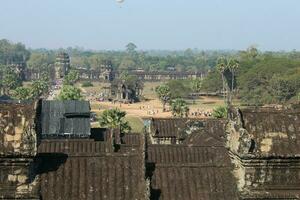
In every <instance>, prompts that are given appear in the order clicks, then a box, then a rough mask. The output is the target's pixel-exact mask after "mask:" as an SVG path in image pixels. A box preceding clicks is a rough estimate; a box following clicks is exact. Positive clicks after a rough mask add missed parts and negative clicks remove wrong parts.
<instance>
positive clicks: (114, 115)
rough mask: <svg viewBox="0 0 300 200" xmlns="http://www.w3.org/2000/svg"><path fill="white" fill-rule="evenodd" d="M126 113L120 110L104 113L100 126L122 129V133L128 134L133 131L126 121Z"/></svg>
mask: <svg viewBox="0 0 300 200" xmlns="http://www.w3.org/2000/svg"><path fill="white" fill-rule="evenodd" d="M125 116H126V112H124V111H121V110H119V109H118V108H114V109H109V110H105V111H103V113H102V114H101V115H100V120H99V123H100V126H101V127H105V128H110V129H116V128H120V131H121V133H128V132H130V131H131V127H130V126H129V123H128V122H127V121H125Z"/></svg>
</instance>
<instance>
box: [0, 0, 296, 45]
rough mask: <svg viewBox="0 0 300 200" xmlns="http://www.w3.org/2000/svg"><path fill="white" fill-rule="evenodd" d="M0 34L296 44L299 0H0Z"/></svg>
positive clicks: (63, 40) (72, 41) (52, 40)
mask: <svg viewBox="0 0 300 200" xmlns="http://www.w3.org/2000/svg"><path fill="white" fill-rule="evenodd" d="M0 38H7V39H9V40H11V41H14V42H17V41H20V42H22V43H25V44H26V45H27V46H29V47H33V48H40V47H45V48H59V47H68V46H80V47H84V48H86V49H98V50H100V49H124V46H125V45H126V44H127V43H128V42H134V43H135V44H136V45H137V46H138V47H139V49H186V48H199V49H245V48H247V47H248V46H249V45H252V44H256V45H258V48H259V49H262V50H293V49H297V50H300V0H125V2H124V3H123V4H122V5H121V7H120V6H119V5H118V4H117V3H116V2H115V0H0Z"/></svg>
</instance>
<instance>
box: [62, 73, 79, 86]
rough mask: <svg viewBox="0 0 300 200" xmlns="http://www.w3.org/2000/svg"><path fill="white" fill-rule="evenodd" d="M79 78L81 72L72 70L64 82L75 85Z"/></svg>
mask: <svg viewBox="0 0 300 200" xmlns="http://www.w3.org/2000/svg"><path fill="white" fill-rule="evenodd" d="M78 80H79V73H78V71H75V70H71V71H70V72H69V73H68V74H67V75H66V76H65V77H64V81H63V84H64V85H73V84H74V83H76V82H77V81H78Z"/></svg>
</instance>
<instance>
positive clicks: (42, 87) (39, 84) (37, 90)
mask: <svg viewBox="0 0 300 200" xmlns="http://www.w3.org/2000/svg"><path fill="white" fill-rule="evenodd" d="M48 89H49V82H48V79H47V78H41V79H39V80H35V81H34V82H33V83H32V85H31V95H32V98H34V99H35V98H39V97H40V96H42V95H43V94H45V93H47V92H48Z"/></svg>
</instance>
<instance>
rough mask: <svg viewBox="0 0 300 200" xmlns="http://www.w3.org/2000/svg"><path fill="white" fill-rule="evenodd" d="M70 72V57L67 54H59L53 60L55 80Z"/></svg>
mask: <svg viewBox="0 0 300 200" xmlns="http://www.w3.org/2000/svg"><path fill="white" fill-rule="evenodd" d="M69 70H70V57H69V55H68V54H67V53H64V52H61V53H59V54H58V55H57V56H56V60H55V78H56V79H61V78H63V77H64V76H65V75H67V74H68V72H69Z"/></svg>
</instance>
